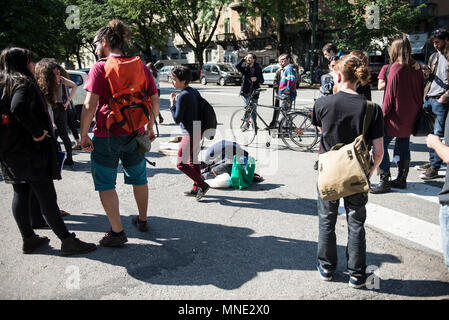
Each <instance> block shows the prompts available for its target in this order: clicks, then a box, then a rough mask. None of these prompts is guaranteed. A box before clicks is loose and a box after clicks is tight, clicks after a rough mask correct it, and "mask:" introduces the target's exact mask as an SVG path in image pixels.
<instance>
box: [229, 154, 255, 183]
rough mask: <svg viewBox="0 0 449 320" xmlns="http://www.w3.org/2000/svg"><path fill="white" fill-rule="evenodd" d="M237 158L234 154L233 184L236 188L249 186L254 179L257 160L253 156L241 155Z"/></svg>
mask: <svg viewBox="0 0 449 320" xmlns="http://www.w3.org/2000/svg"><path fill="white" fill-rule="evenodd" d="M240 159H241V160H237V156H234V159H233V163H232V172H231V185H232V187H233V188H234V189H235V190H242V189H246V188H248V187H249V186H250V185H251V184H252V183H253V180H254V171H255V170H256V162H255V160H254V158H253V157H248V158H246V157H241V158H240Z"/></svg>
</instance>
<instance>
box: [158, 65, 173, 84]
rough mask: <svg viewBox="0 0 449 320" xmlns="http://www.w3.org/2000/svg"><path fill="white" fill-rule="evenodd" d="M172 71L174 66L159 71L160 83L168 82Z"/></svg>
mask: <svg viewBox="0 0 449 320" xmlns="http://www.w3.org/2000/svg"><path fill="white" fill-rule="evenodd" d="M171 69H173V66H163V67H162V68H161V69H160V70H159V81H168V77H169V76H170V71H171Z"/></svg>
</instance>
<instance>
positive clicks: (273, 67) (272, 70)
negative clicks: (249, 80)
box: [262, 64, 280, 87]
mask: <svg viewBox="0 0 449 320" xmlns="http://www.w3.org/2000/svg"><path fill="white" fill-rule="evenodd" d="M279 68H280V66H279V65H278V64H270V65H269V66H267V67H265V68H263V70H262V75H263V83H264V84H267V85H269V86H270V87H271V86H273V81H274V76H275V74H276V71H278V70H279Z"/></svg>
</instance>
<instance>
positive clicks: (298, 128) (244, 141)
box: [230, 88, 319, 150]
mask: <svg viewBox="0 0 449 320" xmlns="http://www.w3.org/2000/svg"><path fill="white" fill-rule="evenodd" d="M265 90H267V89H261V88H260V89H256V90H254V91H253V92H252V94H251V96H250V98H249V99H248V102H247V105H246V106H245V107H244V108H243V109H239V110H236V111H235V112H234V113H233V114H232V116H231V121H230V126H231V132H232V135H233V138H234V141H235V142H237V143H238V144H240V145H242V146H248V145H250V144H251V143H252V142H253V141H254V139H255V137H256V135H257V133H258V131H259V128H258V127H254V122H253V119H252V115H253V113H255V116H256V118H259V119H260V120H261V121H262V122H263V124H264V125H265V128H264V129H262V130H268V137H269V140H268V141H267V142H266V144H265V145H266V146H267V147H270V145H271V142H270V140H271V137H279V138H281V139H282V141H283V142H284V144H285V145H286V146H287V147H288V148H290V149H292V150H297V148H298V147H299V148H302V149H305V150H310V149H312V148H313V147H314V146H315V145H316V144H317V142H318V135H319V134H318V128H317V127H315V126H314V125H313V124H312V112H311V111H310V110H305V109H304V110H293V111H290V110H286V109H285V108H282V107H274V106H265V105H260V104H255V103H253V102H254V96H255V95H257V94H259V93H260V92H262V91H265ZM276 99H279V100H280V102H281V101H284V100H286V99H290V98H289V97H288V96H279V95H277V96H276ZM280 105H282V103H280ZM256 107H265V108H271V109H274V110H280V111H281V114H282V119H281V120H280V122H279V125H278V126H277V127H275V128H272V127H270V126H269V125H268V124H267V123H266V122H265V120H264V119H263V118H262V117H261V116H260V114H259V113H258V112H257V110H255V109H256Z"/></svg>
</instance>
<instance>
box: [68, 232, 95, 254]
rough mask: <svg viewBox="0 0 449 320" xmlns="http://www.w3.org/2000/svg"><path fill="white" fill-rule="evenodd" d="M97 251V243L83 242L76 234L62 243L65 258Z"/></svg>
mask: <svg viewBox="0 0 449 320" xmlns="http://www.w3.org/2000/svg"><path fill="white" fill-rule="evenodd" d="M95 249H97V245H96V244H95V243H87V242H84V241H81V240H80V239H78V238H77V237H76V236H75V234H74V233H71V234H70V236H69V237H68V238H65V239H63V240H62V243H61V254H62V255H63V256H69V255H74V254H83V253H88V252H91V251H94V250H95Z"/></svg>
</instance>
